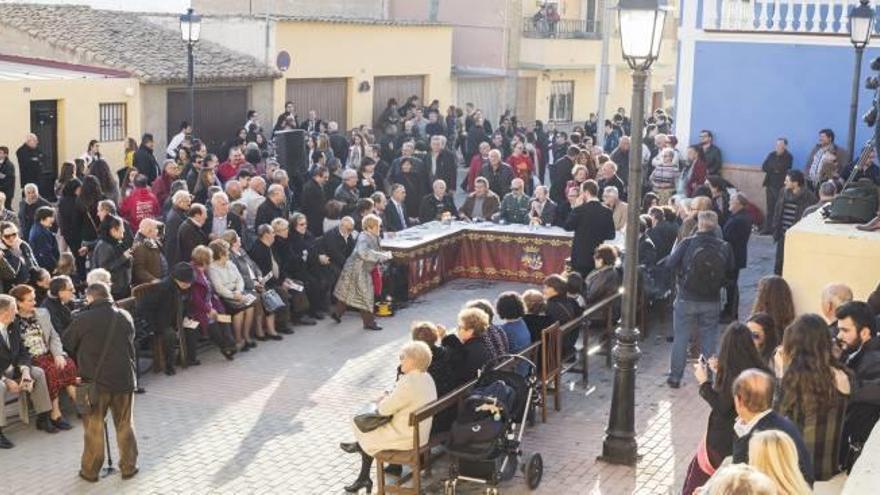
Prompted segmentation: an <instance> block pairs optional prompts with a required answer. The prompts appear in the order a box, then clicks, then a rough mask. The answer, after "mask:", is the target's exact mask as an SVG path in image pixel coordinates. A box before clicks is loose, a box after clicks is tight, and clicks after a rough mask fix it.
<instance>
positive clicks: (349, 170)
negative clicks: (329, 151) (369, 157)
mask: <svg viewBox="0 0 880 495" xmlns="http://www.w3.org/2000/svg"><path fill="white" fill-rule="evenodd" d="M351 177H357V171H356V170H355V169H353V168H347V169H345V170H343V171H342V180H345V179H349V178H351Z"/></svg>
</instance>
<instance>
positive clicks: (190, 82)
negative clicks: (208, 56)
mask: <svg viewBox="0 0 880 495" xmlns="http://www.w3.org/2000/svg"><path fill="white" fill-rule="evenodd" d="M201 32H202V16H200V15H198V14H196V13H194V11H193V9H186V14H183V15H182V16H180V36H181V38H182V39H183V42H184V43H186V60H187V64H188V72H187V89H188V90H189V91H188V93H189V94H188V96H187V99H188V101H187V103H188V104H189V125H191V126H193V129H195V124H194V122H193V121H194V120H195V113H196V110H195V106H196V102H195V101H196V94H195V92H196V81H195V66H194V63H193V45H195V44H196V43H197V42H198V41H199V35H200V34H201Z"/></svg>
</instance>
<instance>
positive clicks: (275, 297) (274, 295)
mask: <svg viewBox="0 0 880 495" xmlns="http://www.w3.org/2000/svg"><path fill="white" fill-rule="evenodd" d="M262 301H263V310H265V312H266V313H267V314H268V313H274V312H276V311H278V310H279V309H281V308H283V307H284V300H283V299H281V296H280V295H279V294H278V292H277V291H275V289H269V290H267V291H265V292H263V296H262Z"/></svg>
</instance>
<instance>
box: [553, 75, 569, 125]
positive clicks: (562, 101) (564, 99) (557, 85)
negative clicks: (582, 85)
mask: <svg viewBox="0 0 880 495" xmlns="http://www.w3.org/2000/svg"><path fill="white" fill-rule="evenodd" d="M573 107H574V81H553V82H552V87H551V89H550V120H554V121H556V122H571V121H572V110H573Z"/></svg>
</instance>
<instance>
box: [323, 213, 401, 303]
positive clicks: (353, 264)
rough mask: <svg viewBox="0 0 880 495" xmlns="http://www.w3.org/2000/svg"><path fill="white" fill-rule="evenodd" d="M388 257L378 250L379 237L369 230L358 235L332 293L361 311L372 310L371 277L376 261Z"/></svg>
mask: <svg viewBox="0 0 880 495" xmlns="http://www.w3.org/2000/svg"><path fill="white" fill-rule="evenodd" d="M387 259H389V256H388V255H386V254H385V253H383V252H382V251H379V238H378V237H376V236H374V235H373V234H371V233H369V232H366V231H365V232H362V233H361V235H359V236H358V239H357V243H356V244H355V247H354V251H353V252H352V254H351V256H349V258H348V259H347V260H346V261H345V266H343V268H342V273H341V274H340V275H339V280H338V281H337V282H336V289H335V290H334V291H333V295H334V296H336V299H338V300H340V301H343V302H345V303H346V304H347V305H349V306H351V307H353V308H357V309H359V310H362V311H369V312H372V311H373V297H374V295H373V278H372V275H371V272H372V271H373V268H374V267H375V266H376V264H377V263H379V262H380V261H384V260H387Z"/></svg>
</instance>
